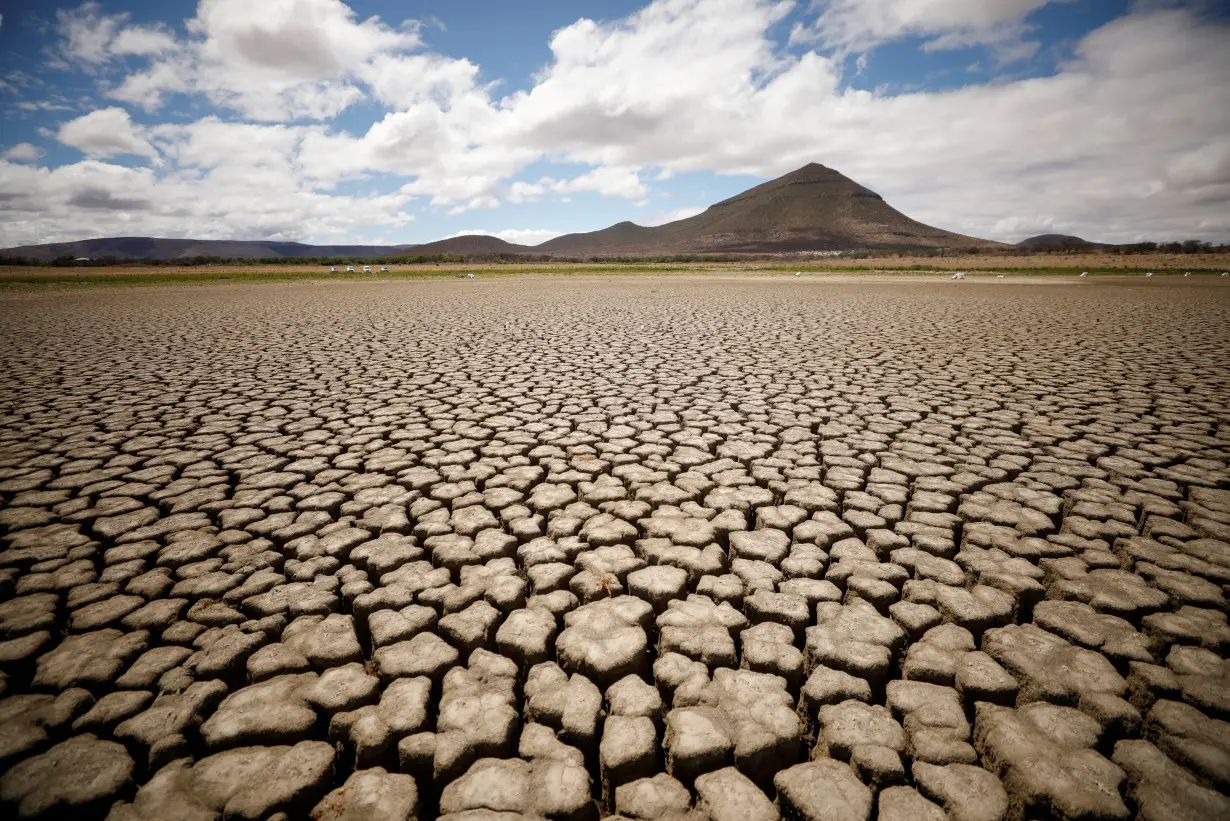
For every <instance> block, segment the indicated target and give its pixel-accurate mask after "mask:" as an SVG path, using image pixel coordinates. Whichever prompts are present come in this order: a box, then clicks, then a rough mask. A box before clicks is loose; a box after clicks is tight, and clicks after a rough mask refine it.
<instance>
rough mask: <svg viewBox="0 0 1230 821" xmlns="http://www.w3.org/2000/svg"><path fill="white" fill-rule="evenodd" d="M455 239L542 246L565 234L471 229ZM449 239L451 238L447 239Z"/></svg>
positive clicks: (531, 229)
mask: <svg viewBox="0 0 1230 821" xmlns="http://www.w3.org/2000/svg"><path fill="white" fill-rule="evenodd" d="M452 236H454V237H470V236H480V237H499V238H500V239H502V240H504V241H505V242H511V243H514V244H516V245H541V244H542V243H544V242H546V241H547V240H549V239H555V238H556V237H562V236H563V234H562V233H561V232H559V231H552V230H550V229H549V228H507V229H505V230H503V231H484V230H482V229H470V230H466V231H458V232H457V233H456V234H453V235H452ZM446 239H449V237H446Z"/></svg>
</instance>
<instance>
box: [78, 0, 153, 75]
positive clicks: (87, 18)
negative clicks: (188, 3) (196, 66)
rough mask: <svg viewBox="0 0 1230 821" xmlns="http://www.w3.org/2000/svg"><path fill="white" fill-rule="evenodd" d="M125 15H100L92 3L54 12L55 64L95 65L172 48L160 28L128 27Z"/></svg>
mask: <svg viewBox="0 0 1230 821" xmlns="http://www.w3.org/2000/svg"><path fill="white" fill-rule="evenodd" d="M130 16H131V15H129V14H128V13H127V12H121V13H119V14H104V13H103V12H102V7H101V6H100V5H99V4H98V3H96V2H88V3H84V4H82V5H81V6H79V7H78V8H76V9H69V10H66V9H59V10H57V11H56V28H57V30H58V33H59V35H60V43H59V49H58V64H59V65H63V66H67V65H69V64H72V63H88V64H99V63H104V62H106V61H107V60H110V59H111V58H113V57H117V56H124V55H151V54H158V53H160V52H163V51H167V50H169V49H171V48H173V47H174V44H175V38H174V37H173V36H172V35H171V33H170V32H168V31H167V30H166V29H164V28H162V27H161V26H141V25H129V24H128V20H129V19H130Z"/></svg>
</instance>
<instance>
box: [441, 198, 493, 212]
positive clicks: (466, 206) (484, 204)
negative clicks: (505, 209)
mask: <svg viewBox="0 0 1230 821" xmlns="http://www.w3.org/2000/svg"><path fill="white" fill-rule="evenodd" d="M499 207H500V201H499V200H498V199H496V198H495V197H492V196H488V195H483V196H479V197H471V198H470V199H469V200H468V201H466V202H463V203H461V204H460V205H455V206H453V207H452V208H450V209H448V215H449V216H450V217H455V216H457V215H458V214H464V213H465V212H466V211H473V210H475V209H478V208H499Z"/></svg>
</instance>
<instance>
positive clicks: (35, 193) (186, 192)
mask: <svg viewBox="0 0 1230 821" xmlns="http://www.w3.org/2000/svg"><path fill="white" fill-rule="evenodd" d="M0 190H3V191H4V192H5V194H6V197H5V198H4V199H3V200H0V236H2V237H3V244H4V245H6V246H7V245H20V244H29V243H36V242H55V241H62V240H70V239H81V238H82V237H100V236H162V237H195V238H200V239H253V238H261V237H263V238H271V239H284V240H297V241H322V242H331V241H345V240H346V239H347V238H348V237H351V236H354V235H356V234H359V233H361V232H366V231H368V230H371V229H373V228H377V227H386V228H400V227H404V226H406V225H407V224H409V223H410V221H411V220H413V219H414V217H413V216H412V215H410V214H407V213H405V211H404V206H405V204H406V202H407V198H406V197H405V196H402V195H399V194H390V195H384V196H376V197H350V196H340V195H328V194H322V193H319V192H315V191H311V190H308V189H305V188H301V187H299V186H298V185H297V184H296V183H295V181H294V180H292V179H290V177H289V175H288V174H287V173H286V172H285V171H279V170H277V169H264V170H260V169H258V170H256V171H254V172H253V173H247V174H240V173H219V172H216V171H215V172H200V171H188V172H175V173H171V174H160V173H159V172H157V171H155V170H154V169H149V168H127V167H124V166H119V165H114V164H110V163H106V162H100V161H97V160H85V161H83V162H78V163H72V164H70V165H64V166H60V167H58V168H55V169H49V168H41V167H34V166H29V165H18V164H14V163H9V162H5V161H0Z"/></svg>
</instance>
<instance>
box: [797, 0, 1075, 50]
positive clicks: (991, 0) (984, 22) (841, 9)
mask: <svg viewBox="0 0 1230 821" xmlns="http://www.w3.org/2000/svg"><path fill="white" fill-rule="evenodd" d="M1068 1H1069V0H817V2H815V3H814V4H813V5H814V6H815V7H817V8H818V9H819V10H820V14H819V15H818V16H817V17H816V19H815V20H814V21H813V22H812V23H811V24H804V23H799V24H796V26H795V27H794V29H793V31H792V32H791V35H790V39H791V42H794V43H820V44H822V45H823V46H825V47H826V48H829V49H836V50H839V51H846V52H848V51H864V50H866V49H870V48H874V47H875V46H878V45H880V44H882V43H886V42H890V41H892V40H897V39H900V38H902V37H927V38H931V39H930V40H929V41H928V42H927V43H925V44H924V46H923V48H924V49H935V50H942V49H955V48H963V47H966V46H973V45H990V46H993V47H995V48H996V49H997V51H998V56H999V57H1000V58H1001V59H1003V60H1015V59H1020V58H1024V57H1028V56H1030V55H1031V54H1032V53H1033V52H1034V51H1036V49H1037V47H1038V43H1037V42H1032V41H1026V40H1024V39H1023V38H1024V36H1025V35H1026V34H1027V33H1028V31H1029V29H1030V27H1029V26H1028V25H1027V24H1026V23H1025V19H1026V18H1027V17H1028V16H1029V15H1030V14H1032V13H1033V12H1035V11H1037V10H1038V9H1040V8H1042V7H1043V6H1046V5H1048V4H1050V3H1052V2H1068Z"/></svg>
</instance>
